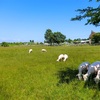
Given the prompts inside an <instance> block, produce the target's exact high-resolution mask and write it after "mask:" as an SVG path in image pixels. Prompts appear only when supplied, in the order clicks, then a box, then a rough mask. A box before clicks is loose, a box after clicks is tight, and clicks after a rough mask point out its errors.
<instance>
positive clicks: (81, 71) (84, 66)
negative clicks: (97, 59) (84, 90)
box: [76, 62, 90, 80]
mask: <svg viewBox="0 0 100 100" xmlns="http://www.w3.org/2000/svg"><path fill="white" fill-rule="evenodd" d="M89 65H90V63H89V62H83V63H81V64H80V65H79V67H78V70H79V72H78V74H77V75H76V76H77V77H78V79H79V80H81V79H82V75H83V74H85V73H86V72H87V71H88V67H89Z"/></svg>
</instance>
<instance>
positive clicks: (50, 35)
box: [44, 29, 54, 45]
mask: <svg viewBox="0 0 100 100" xmlns="http://www.w3.org/2000/svg"><path fill="white" fill-rule="evenodd" d="M44 37H45V39H46V41H47V43H50V44H51V45H52V43H53V42H54V37H53V32H52V30H51V29H47V30H46V32H45V35H44Z"/></svg>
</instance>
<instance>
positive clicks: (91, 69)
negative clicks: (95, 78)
mask: <svg viewBox="0 0 100 100" xmlns="http://www.w3.org/2000/svg"><path fill="white" fill-rule="evenodd" d="M99 68H100V61H96V62H94V63H92V64H91V65H90V66H89V68H88V72H87V73H86V74H85V75H83V79H84V81H87V80H88V78H89V76H90V75H91V74H97V72H98V69H99Z"/></svg>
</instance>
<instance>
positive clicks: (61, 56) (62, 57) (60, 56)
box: [57, 54, 68, 61]
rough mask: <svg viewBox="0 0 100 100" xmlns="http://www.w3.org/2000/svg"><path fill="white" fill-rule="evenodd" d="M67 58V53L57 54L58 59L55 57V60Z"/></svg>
mask: <svg viewBox="0 0 100 100" xmlns="http://www.w3.org/2000/svg"><path fill="white" fill-rule="evenodd" d="M67 59H68V55H67V54H60V55H59V56H58V59H57V61H62V60H63V61H66V60H67Z"/></svg>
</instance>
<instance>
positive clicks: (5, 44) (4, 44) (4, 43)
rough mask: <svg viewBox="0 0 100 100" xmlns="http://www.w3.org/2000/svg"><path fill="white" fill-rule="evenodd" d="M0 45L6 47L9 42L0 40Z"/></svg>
mask: <svg viewBox="0 0 100 100" xmlns="http://www.w3.org/2000/svg"><path fill="white" fill-rule="evenodd" d="M1 46H3V47H8V46H9V44H8V43H7V42H2V43H1Z"/></svg>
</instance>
